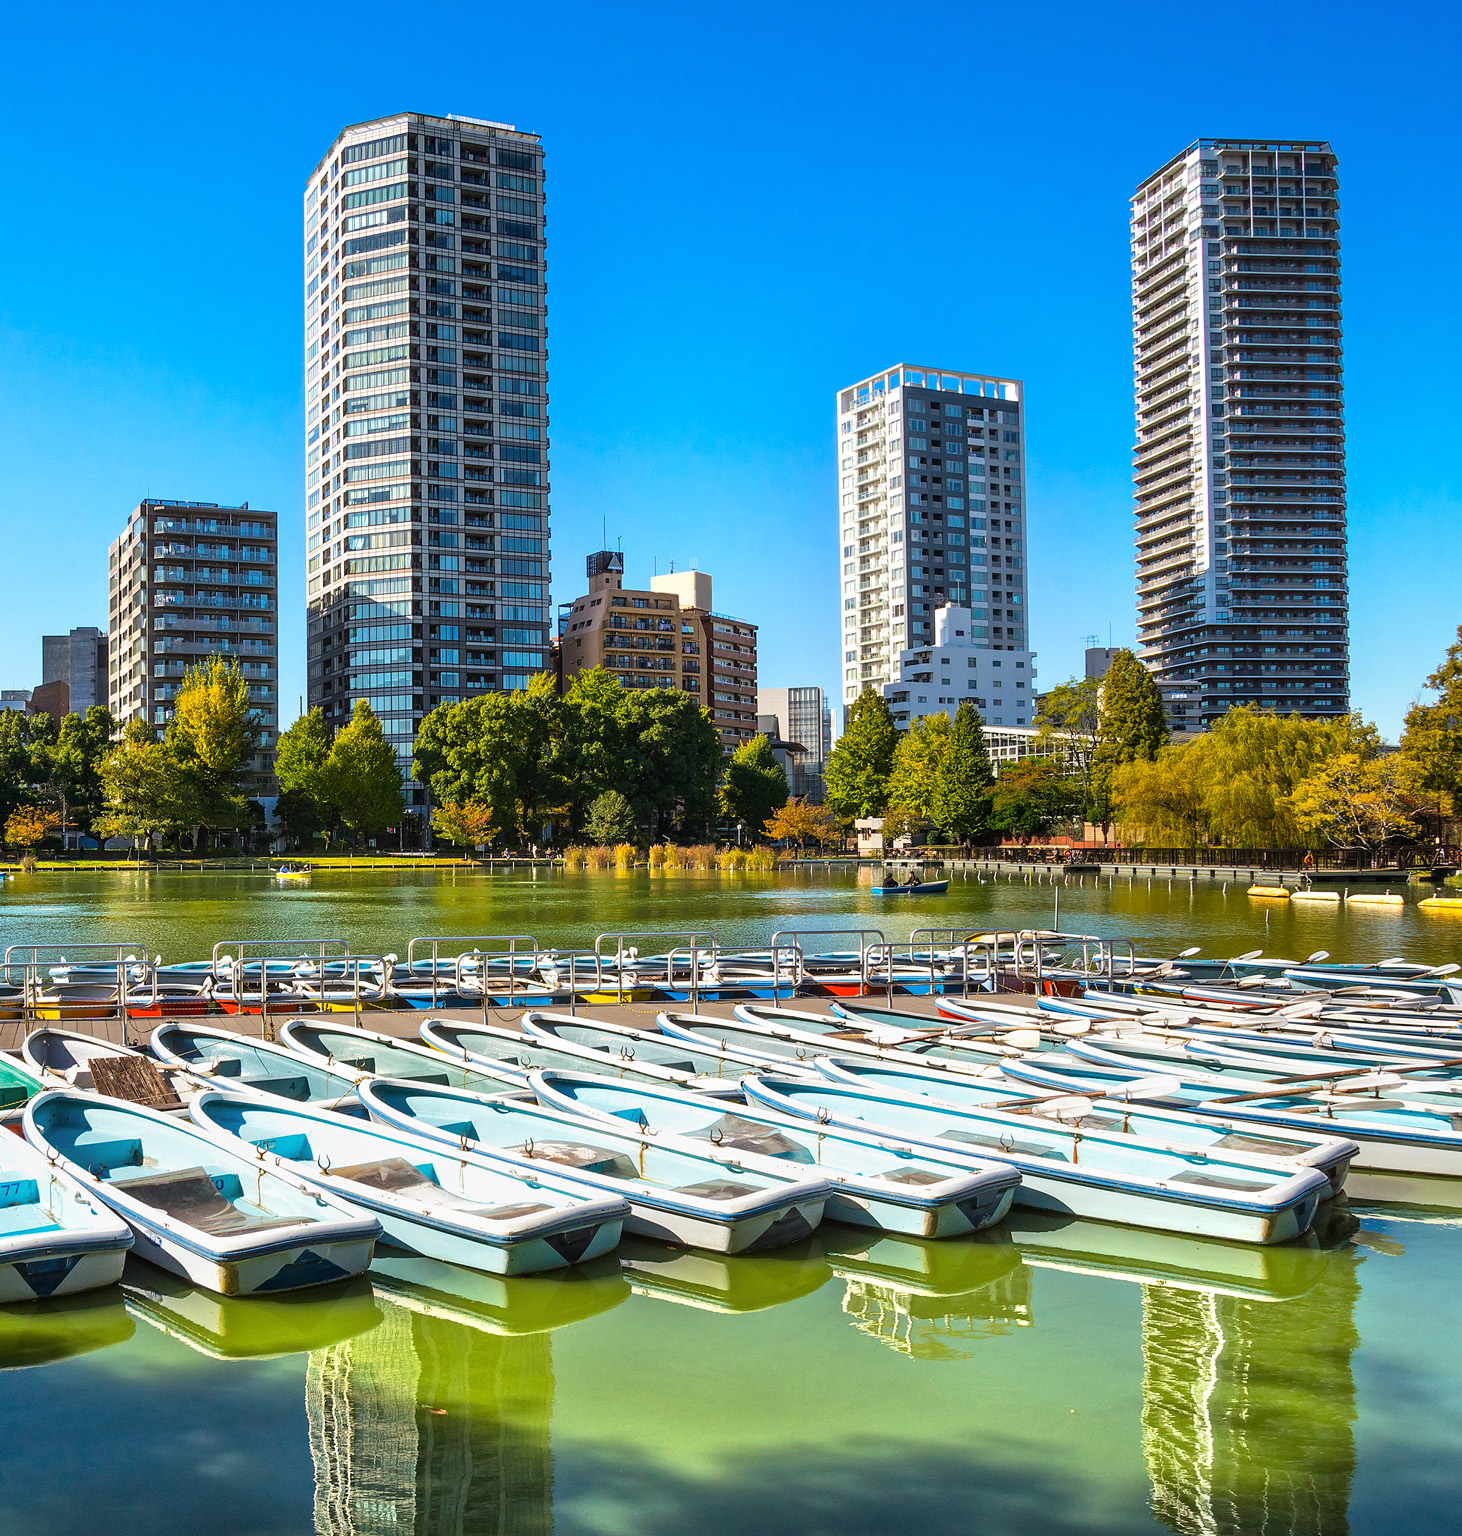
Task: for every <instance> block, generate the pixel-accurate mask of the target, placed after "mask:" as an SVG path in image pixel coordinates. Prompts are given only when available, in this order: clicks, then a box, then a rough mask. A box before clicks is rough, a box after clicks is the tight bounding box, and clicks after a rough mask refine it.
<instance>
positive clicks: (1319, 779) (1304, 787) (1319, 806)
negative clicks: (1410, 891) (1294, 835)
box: [1290, 752, 1417, 854]
mask: <svg viewBox="0 0 1462 1536" xmlns="http://www.w3.org/2000/svg"><path fill="white" fill-rule="evenodd" d="M1407 777H1408V775H1407V772H1406V766H1405V764H1403V763H1399V762H1397V761H1396V759H1395V758H1394V757H1390V756H1384V757H1383V756H1378V755H1372V756H1369V757H1367V756H1366V755H1364V753H1363V752H1337V753H1336V754H1335V755H1334V756H1333V757H1330V758H1327V759H1326V760H1325V762H1323V763H1322V764H1321V765H1320V766H1319V767H1318V768H1317V769H1316V770H1315V771H1314V772H1313V773H1312V774H1310V775H1309V776H1308V777H1307V778H1305V779H1304V780H1303V781H1302V782H1301V783H1300V784H1299V785H1298V786H1297V787H1296V789H1295V791H1294V793H1293V794H1292V795H1291V796H1290V810H1291V814H1292V815H1293V816H1294V818H1295V821H1296V822H1297V824H1298V825H1299V827H1300V828H1301V830H1302V831H1303V832H1305V833H1307V834H1309V835H1310V836H1312V837H1318V838H1321V839H1323V840H1324V841H1325V842H1327V843H1329V844H1330V845H1331V846H1332V847H1334V848H1339V849H1345V850H1348V851H1358V852H1363V853H1372V854H1374V853H1378V852H1380V851H1381V849H1383V848H1384V847H1386V845H1387V844H1390V843H1395V842H1397V841H1398V840H1400V839H1402V838H1407V837H1414V836H1415V835H1416V832H1417V825H1416V822H1415V821H1414V820H1413V819H1412V814H1411V813H1412V811H1413V810H1414V809H1415V808H1416V805H1415V800H1414V798H1413V795H1412V792H1411V791H1410V790H1409V788H1408V786H1407Z"/></svg>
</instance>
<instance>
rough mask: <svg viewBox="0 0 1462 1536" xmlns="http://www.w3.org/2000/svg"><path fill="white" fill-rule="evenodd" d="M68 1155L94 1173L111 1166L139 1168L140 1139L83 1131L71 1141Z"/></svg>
mask: <svg viewBox="0 0 1462 1536" xmlns="http://www.w3.org/2000/svg"><path fill="white" fill-rule="evenodd" d="M63 1150H64V1148H63ZM68 1156H70V1157H71V1158H72V1159H73V1160H74V1161H75V1162H78V1163H80V1164H82V1166H83V1167H86V1168H89V1169H91V1170H92V1172H94V1173H95V1172H97V1171H98V1170H99V1171H101V1172H103V1173H105V1172H107V1171H108V1170H110V1169H112V1168H139V1167H141V1166H142V1141H141V1139H140V1138H139V1137H137V1136H109V1135H107V1133H106V1132H105V1131H83V1132H82V1133H81V1135H79V1136H78V1137H77V1138H76V1140H75V1141H74V1142H72V1144H71V1150H70V1152H69V1153H68Z"/></svg>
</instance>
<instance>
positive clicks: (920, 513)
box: [837, 364, 1030, 710]
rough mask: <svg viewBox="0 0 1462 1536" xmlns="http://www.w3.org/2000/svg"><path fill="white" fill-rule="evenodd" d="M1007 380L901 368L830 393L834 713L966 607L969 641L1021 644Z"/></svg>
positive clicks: (1016, 461) (1016, 422)
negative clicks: (834, 467)
mask: <svg viewBox="0 0 1462 1536" xmlns="http://www.w3.org/2000/svg"><path fill="white" fill-rule="evenodd" d="M1023 393H1024V392H1023V390H1022V388H1021V385H1020V381H1019V380H1018V379H999V378H990V377H987V376H983V375H979V376H971V375H969V374H966V373H946V372H944V371H943V370H939V369H929V368H909V367H905V366H904V365H903V364H900V365H899V366H898V367H897V368H891V369H888V370H887V371H885V372H883V373H879V374H875V375H874V376H873V377H872V378H871V379H865V380H864V381H863V382H862V383H861V384H855V385H854V386H853V387H852V388H851V389H844V390H841V391H839V393H838V413H837V453H838V488H839V494H838V505H839V511H838V533H839V541H838V542H839V550H840V555H841V561H840V563H841V565H842V605H843V606H842V625H841V632H842V640H843V706H844V709H845V710H846V708H847V706H848V705H850V704H852V703H853V701H854V700H855V699H856V698H857V697H858V695H859V694H860V693H861V692H862V691H863V689H864V688H872V689H874V691H875V692H877V691H879V690H881V689H882V687H883V685H884V684H885V683H889V682H892V681H894V680H895V679H896V678H897V677H898V675H899V673H898V664H899V654H900V652H902V651H904V650H906V649H907V648H908V647H910V646H917V645H920V644H926V645H927V644H929V643H930V642H931V641H932V640H933V638H934V610H935V609H936V608H941V607H943V606H944V605H945V604H946V603H954V604H961V605H967V606H968V607H969V608H970V614H971V619H972V622H973V639H974V640H975V641H976V642H977V643H979V644H980V645H988V646H991V647H993V648H994V649H996V650H1020V651H1024V650H1025V649H1026V648H1027V646H1028V644H1029V629H1030V620H1029V597H1030V589H1029V587H1028V585H1027V582H1026V576H1027V574H1028V570H1027V564H1026V535H1025V489H1024V487H1025V441H1024V437H1025V428H1024V424H1023V422H1022V415H1023V412H1024V409H1025V405H1024V400H1023V398H1022V396H1023Z"/></svg>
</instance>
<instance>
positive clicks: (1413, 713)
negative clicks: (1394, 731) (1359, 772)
mask: <svg viewBox="0 0 1462 1536" xmlns="http://www.w3.org/2000/svg"><path fill="white" fill-rule="evenodd" d="M1426 686H1427V688H1429V689H1430V690H1431V691H1432V692H1434V693H1435V694H1436V698H1435V699H1434V700H1433V701H1432V702H1431V703H1430V704H1424V703H1422V701H1421V700H1420V699H1417V700H1415V701H1414V702H1413V703H1412V706H1411V708H1410V709H1408V710H1407V711H1406V728H1405V730H1404V731H1403V732H1402V734H1401V758H1402V760H1403V763H1404V764H1405V768H1406V771H1407V773H1408V775H1409V776H1410V779H1411V782H1412V783H1413V784H1414V785H1415V786H1416V788H1417V789H1419V790H1423V791H1425V792H1427V793H1428V794H1430V795H1432V796H1434V797H1436V799H1437V800H1438V801H1439V802H1440V804H1439V805H1438V809H1439V810H1440V811H1442V812H1443V813H1451V814H1453V815H1455V814H1456V812H1457V809H1458V806H1459V804H1462V628H1459V629H1458V630H1457V638H1456V640H1454V641H1453V642H1452V644H1451V645H1449V646H1448V647H1447V654H1446V655H1445V656H1444V657H1443V658H1442V663H1441V665H1440V666H1439V667H1438V668H1437V669H1436V671H1435V672H1433V673H1432V674H1431V676H1430V677H1428V678H1427V680H1426Z"/></svg>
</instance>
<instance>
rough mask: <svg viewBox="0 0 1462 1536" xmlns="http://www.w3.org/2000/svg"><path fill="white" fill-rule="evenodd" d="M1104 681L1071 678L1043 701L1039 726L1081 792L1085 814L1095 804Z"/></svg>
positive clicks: (1089, 678)
mask: <svg viewBox="0 0 1462 1536" xmlns="http://www.w3.org/2000/svg"><path fill="white" fill-rule="evenodd" d="M1101 686H1102V685H1101V679H1100V678H1095V677H1083V678H1081V679H1080V680H1078V679H1077V678H1074V677H1073V678H1071V679H1070V680H1069V681H1067V682H1064V683H1057V685H1056V686H1055V687H1054V688H1053V689H1051V691H1050V692H1049V693H1048V694H1046V695H1045V696H1044V697H1043V698H1042V700H1041V706H1040V709H1039V710H1038V711H1037V713H1036V726H1037V728H1038V729H1039V730H1040V733H1041V736H1042V738H1043V739H1044V742H1045V743H1046V744H1047V745H1048V746H1049V747H1052V748H1054V749H1055V751H1056V752H1057V754H1058V755H1059V756H1060V758H1061V761H1062V764H1063V765H1064V768H1065V771H1066V773H1067V774H1068V775H1069V776H1070V777H1071V778H1072V779H1074V780H1075V782H1076V783H1077V784H1078V785H1079V786H1080V788H1081V797H1082V807H1083V811H1085V810H1086V809H1087V808H1089V807H1090V806H1091V804H1092V798H1093V795H1092V769H1093V765H1094V762H1095V759H1096V749H1097V734H1098V730H1099V727H1100V724H1101Z"/></svg>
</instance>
